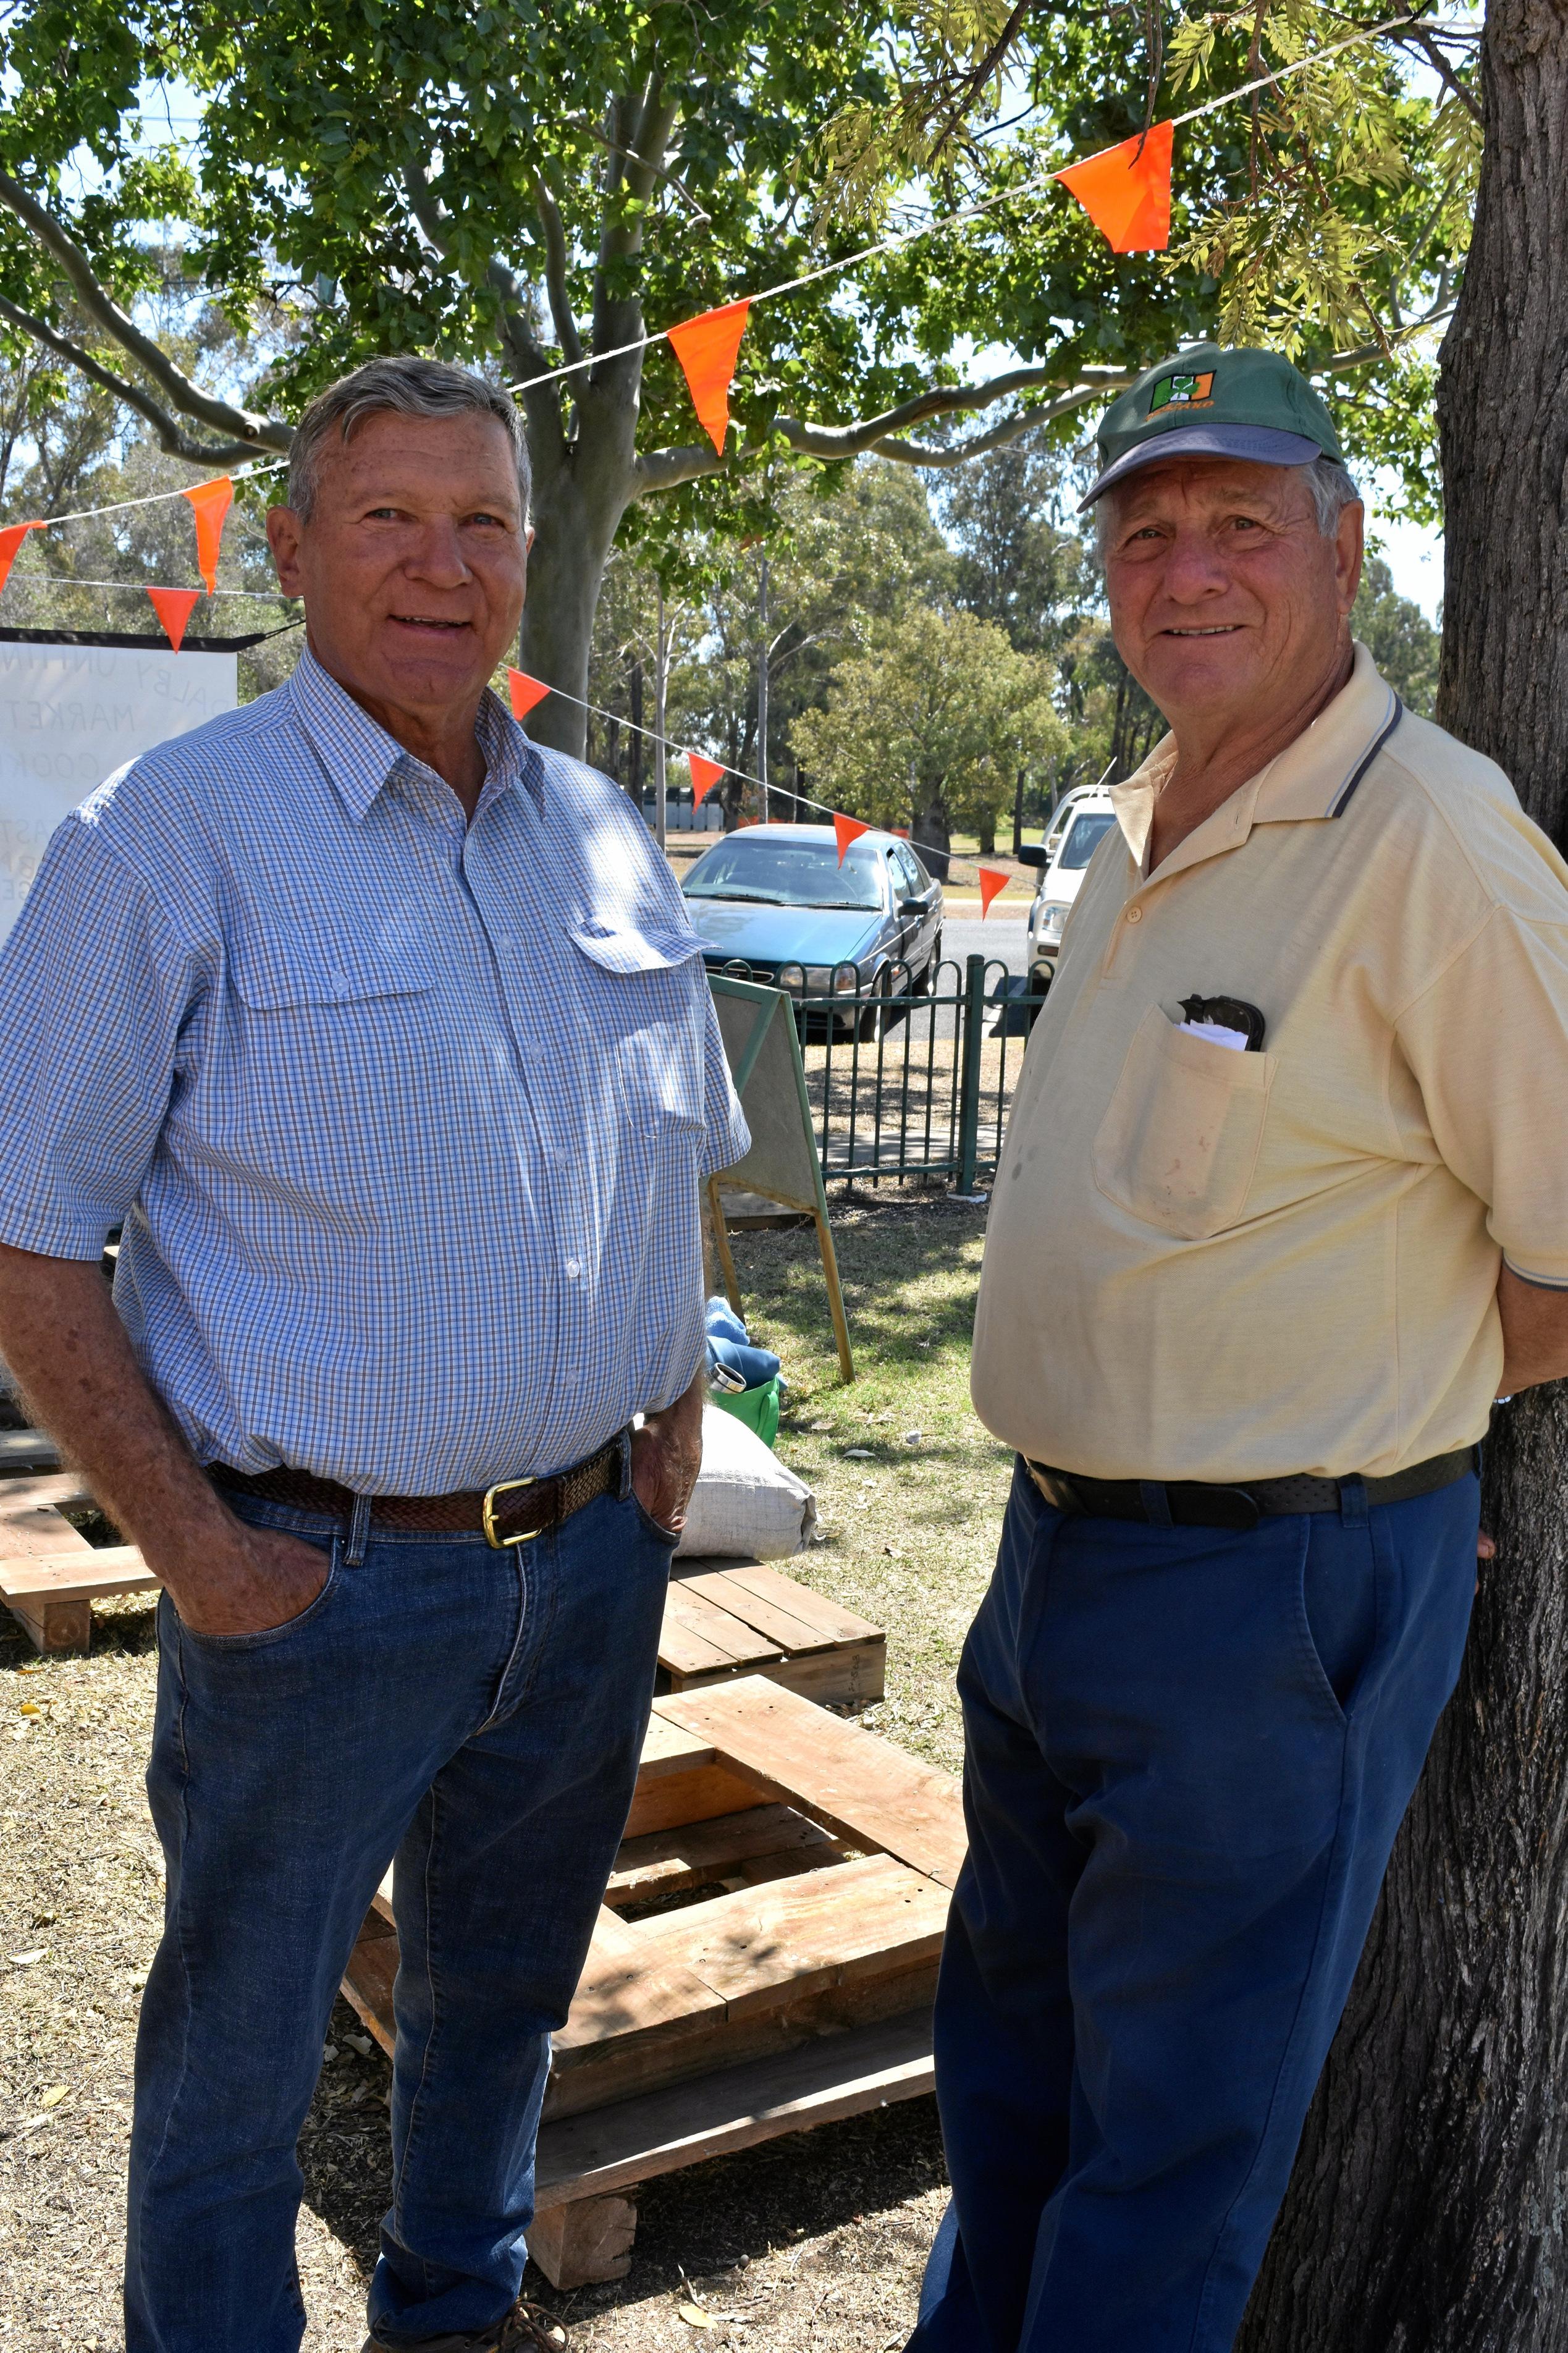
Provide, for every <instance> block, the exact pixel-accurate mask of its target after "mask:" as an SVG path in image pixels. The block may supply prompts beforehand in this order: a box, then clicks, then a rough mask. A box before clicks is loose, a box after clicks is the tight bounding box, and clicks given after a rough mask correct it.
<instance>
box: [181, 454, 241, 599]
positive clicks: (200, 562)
mask: <svg viewBox="0 0 1568 2353" xmlns="http://www.w3.org/2000/svg"><path fill="white" fill-rule="evenodd" d="M180 496H181V497H182V498H183V499H189V501H190V502H191V504H192V506H193V507H194V508H195V514H196V570H197V571H198V572H199V573H200V574H201V575H202V578H203V579H204V580H205V582H206V584H207V595H208V596H216V594H217V552H218V549H219V547H220V546H221V545H222V543H223V523H224V517H225V516H226V514H227V512H228V511H229V508H230V507H231V506H232V505H233V504H234V484H233V483H232V482H231V481H230V480H229V479H228V476H227V475H226V474H219V475H218V477H217V479H216V481H211V482H197V483H195V485H194V486H193V488H192V489H190V490H188V491H181V492H180Z"/></svg>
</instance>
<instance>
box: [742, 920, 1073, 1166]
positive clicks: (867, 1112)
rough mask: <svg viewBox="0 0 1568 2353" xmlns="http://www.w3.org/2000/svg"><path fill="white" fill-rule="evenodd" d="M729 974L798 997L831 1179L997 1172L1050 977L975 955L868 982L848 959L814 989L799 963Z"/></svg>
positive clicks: (809, 1080) (894, 968) (893, 969)
mask: <svg viewBox="0 0 1568 2353" xmlns="http://www.w3.org/2000/svg"><path fill="white" fill-rule="evenodd" d="M724 970H725V971H726V972H728V973H730V974H731V976H733V977H734V978H736V979H738V980H755V981H761V982H763V983H764V984H765V985H766V986H768V987H774V988H779V989H782V990H783V991H784V994H785V995H786V996H787V997H789V998H790V999H791V1001H792V1003H793V1005H794V1008H795V1022H796V1026H797V1028H798V1029H799V1031H800V1038H801V1045H802V1048H803V1050H804V1054H805V1076H806V1092H807V1094H808V1096H809V1097H810V1101H811V1108H812V1116H813V1120H814V1123H815V1124H816V1148H817V1151H818V1154H819V1155H820V1156H821V1160H822V1173H823V1176H824V1178H825V1180H826V1182H827V1183H828V1184H829V1185H834V1184H839V1185H849V1184H853V1185H882V1184H900V1185H905V1184H920V1183H925V1184H935V1183H939V1182H942V1181H945V1182H948V1183H950V1184H952V1185H953V1186H954V1187H956V1189H957V1190H958V1191H959V1192H961V1193H972V1192H973V1190H974V1189H975V1187H976V1186H977V1185H978V1184H979V1183H980V1182H981V1181H982V1180H983V1179H984V1178H986V1177H990V1176H994V1174H995V1171H996V1162H997V1156H998V1155H999V1153H1000V1151H1001V1148H1002V1131H1003V1128H1004V1126H1005V1123H1006V1117H1007V1112H1008V1108H1009V1106H1010V1104H1011V1103H1012V1099H1013V1089H1014V1088H1015V1087H1016V1084H1017V1080H1018V1071H1019V1070H1020V1068H1021V1066H1022V1063H1023V1059H1024V1049H1025V1047H1026V1045H1027V1043H1028V1037H1029V1031H1030V1030H1031V1029H1032V1028H1033V1027H1034V1023H1035V1019H1036V1017H1037V1014H1038V1012H1039V1009H1040V1007H1041V1006H1042V1005H1043V1004H1044V1002H1045V987H1044V985H1042V984H1037V983H1034V982H1030V981H1026V980H1025V979H1024V978H1023V977H1022V976H1019V975H1017V974H1012V973H1009V972H1008V970H1007V968H1006V966H1005V964H1003V963H1001V962H1000V961H997V960H993V959H989V958H987V957H984V956H978V955H972V956H969V957H967V958H966V959H965V960H964V962H963V964H958V963H956V962H952V961H948V962H944V963H942V964H939V965H932V966H931V968H930V969H929V971H926V972H923V973H921V975H920V976H919V978H918V979H916V978H915V977H914V976H912V975H911V974H910V971H909V969H908V967H907V966H905V965H887V966H885V967H884V968H883V970H882V971H881V972H879V973H878V974H877V975H876V976H874V977H872V978H870V979H868V978H867V977H866V976H863V975H862V974H861V973H860V972H859V971H858V968H857V967H856V966H855V965H840V966H839V967H838V968H837V971H836V973H835V974H834V976H833V979H834V983H835V985H834V986H833V987H831V988H822V987H813V988H809V989H808V988H807V987H806V985H805V968H804V967H803V966H802V965H795V964H785V965H777V966H766V967H764V966H761V965H749V964H745V963H742V962H740V961H736V962H734V963H732V964H729V965H725V966H724Z"/></svg>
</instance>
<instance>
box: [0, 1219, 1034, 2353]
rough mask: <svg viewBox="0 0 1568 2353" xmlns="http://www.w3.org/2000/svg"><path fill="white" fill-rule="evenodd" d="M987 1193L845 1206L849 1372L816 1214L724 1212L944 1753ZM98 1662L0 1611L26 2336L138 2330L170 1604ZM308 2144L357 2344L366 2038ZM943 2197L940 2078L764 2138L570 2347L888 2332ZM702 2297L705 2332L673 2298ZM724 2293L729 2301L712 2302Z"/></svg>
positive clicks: (8, 2207) (830, 1490)
mask: <svg viewBox="0 0 1568 2353" xmlns="http://www.w3.org/2000/svg"><path fill="white" fill-rule="evenodd" d="M834 1223H835V1230H836V1234H837V1241H838V1250H839V1261H840V1266H841V1269H842V1271H843V1275H844V1280H845V1288H846V1293H847V1301H848V1309H849V1322H850V1331H851V1336H852V1338H853V1340H854V1343H855V1349H856V1356H857V1361H858V1369H859V1375H860V1377H859V1378H858V1380H857V1381H856V1382H855V1383H854V1384H853V1385H851V1386H850V1387H847V1388H841V1387H840V1386H839V1385H838V1381H837V1367H836V1362H835V1358H834V1353H833V1343H832V1334H831V1329H830V1326H829V1323H828V1316H827V1307H826V1295H825V1293H824V1290H823V1285H822V1277H821V1271H820V1267H819V1265H818V1261H817V1258H816V1240H815V1237H814V1236H813V1235H812V1234H811V1233H809V1232H805V1233H800V1232H795V1233H773V1232H766V1233H757V1234H742V1235H737V1236H736V1237H735V1255H736V1261H737V1266H738V1269H739V1273H740V1279H741V1283H742V1293H743V1296H744V1303H745V1307H746V1311H747V1314H748V1316H749V1319H750V1322H751V1324H752V1332H753V1335H754V1336H755V1337H756V1338H758V1339H760V1340H762V1341H763V1342H764V1343H765V1344H766V1345H769V1346H770V1347H774V1348H776V1349H777V1350H778V1351H779V1353H780V1355H781V1356H783V1358H784V1366H785V1370H786V1373H787V1376H788V1377H789V1380H790V1382H791V1398H790V1405H789V1411H788V1415H787V1418H786V1420H785V1423H784V1429H783V1430H782V1431H781V1434H780V1438H779V1451H780V1453H781V1455H782V1456H783V1457H784V1460H786V1461H789V1462H791V1463H793V1464H794V1465H795V1467H796V1469H798V1470H799V1471H800V1472H802V1474H803V1475H804V1476H805V1477H806V1478H807V1479H809V1480H810V1481H811V1482H812V1483H813V1485H814V1486H815V1487H816V1491H817V1494H818V1497H819V1499H820V1502H821V1505H822V1509H823V1514H824V1519H825V1522H826V1539H827V1540H826V1542H825V1543H824V1544H822V1545H820V1546H817V1547H816V1548H815V1549H814V1550H813V1551H812V1552H811V1553H810V1555H809V1556H805V1557H803V1558H800V1559H797V1560H795V1561H794V1562H792V1563H789V1564H788V1565H787V1566H788V1567H790V1569H791V1570H792V1572H793V1573H794V1574H795V1575H798V1576H801V1577H804V1578H805V1580H806V1581H807V1582H808V1583H810V1584H812V1585H814V1586H816V1587H817V1588H819V1589H820V1590H821V1591H823V1592H824V1593H826V1594H830V1595H832V1596H833V1597H835V1598H836V1599H841V1600H843V1601H844V1602H846V1603H847V1604H848V1606H849V1607H850V1608H852V1609H858V1610H860V1611H861V1612H863V1613H864V1614H865V1615H866V1616H868V1617H870V1618H874V1619H876V1620H878V1621H879V1623H880V1624H882V1625H884V1626H886V1628H887V1630H888V1638H889V1694H888V1697H887V1699H886V1701H885V1702H884V1703H883V1704H882V1705H881V1706H879V1708H877V1709H876V1710H874V1711H872V1712H871V1714H870V1715H869V1717H868V1721H869V1722H871V1723H873V1724H874V1725H877V1726H878V1728H879V1729H880V1730H881V1731H883V1732H885V1733H886V1734H888V1735H889V1736H890V1737H891V1738H893V1739H895V1740H898V1741H900V1743H902V1744H903V1745H904V1746H907V1747H909V1748H911V1749H914V1750H916V1751H918V1752H919V1753H920V1754H921V1755H922V1756H924V1757H929V1758H930V1759H931V1761H933V1762H934V1763H937V1764H940V1765H942V1766H946V1767H950V1768H951V1767H956V1765H957V1763H958V1758H959V1747H960V1735H959V1725H958V1714H957V1707H956V1704H955V1702H954V1698H953V1694H952V1676H953V1670H954V1667H955V1665H956V1663H957V1658H958V1651H959V1647H960V1644H961V1642H962V1640H963V1630H964V1628H965V1626H966V1624H967V1623H968V1620H969V1619H970V1617H971V1616H972V1615H973V1609H974V1607H975V1604H976V1602H977V1601H978V1599H979V1597H980V1595H981V1593H982V1591H983V1590H984V1584H985V1579H986V1577H987V1576H988V1574H989V1570H990V1564H991V1558H992V1556H993V1554H994V1548H995V1540H996V1534H997V1530H998V1527H999V1525H1000V1522H1001V1515H1002V1509H1003V1505H1004V1503H1005V1493H1006V1484H1007V1475H1008V1466H1007V1459H1006V1454H1005V1449H1003V1448H1002V1447H1000V1446H998V1445H997V1444H996V1443H995V1442H994V1440H992V1439H990V1438H989V1437H988V1436H987V1435H986V1434H985V1433H984V1431H983V1430H980V1428H979V1426H978V1425H977V1424H976V1422H975V1421H974V1419H973V1415H972V1414H971V1413H970V1410H969V1403H968V1362H969V1335H970V1324H971V1319H972V1316H973V1296H974V1286H975V1281H976V1277H977V1274H978V1271H979V1262H980V1245H981V1235H982V1229H983V1224H984V1210H983V1209H982V1208H976V1207H971V1206H966V1205H964V1204H963V1203H960V1202H956V1201H954V1200H952V1199H951V1198H948V1197H946V1196H942V1195H936V1196H931V1197H927V1198H925V1199H924V1200H923V1201H916V1200H911V1201H909V1202H900V1201H897V1200H889V1201H888V1202H887V1203H879V1204H874V1205H871V1206H867V1207H859V1206H857V1207H853V1208H844V1209H840V1210H838V1211H837V1213H836V1215H835V1219H834ZM95 1614H96V1618H97V1630H96V1632H95V1637H94V1651H93V1655H92V1656H91V1657H90V1658H89V1659H65V1660H56V1661H40V1660H37V1659H36V1658H35V1657H34V1655H33V1653H32V1651H31V1648H30V1646H29V1645H28V1644H27V1642H26V1640H25V1638H24V1637H23V1636H22V1634H21V1632H20V1630H19V1629H16V1628H15V1627H14V1625H13V1621H12V1620H10V1619H9V1618H7V1617H6V1616H5V1613H4V1612H3V1611H0V1968H3V1969H4V1970H5V1974H6V1977H7V1999H6V2001H5V2005H4V2010H3V2013H0V2313H3V2314H4V2316H5V2324H6V2325H5V2331H4V2335H5V2346H6V2348H8V2353H43V2348H46V2347H47V2348H51V2353H53V2348H61V2347H68V2348H95V2353H111V2348H120V2347H121V2346H122V2343H123V2338H122V2336H121V2326H120V2319H119V2311H118V2304H119V2269H120V2248H121V2229H122V2190H121V2183H122V2173H123V2166H124V2158H125V2141H126V2131H127V2126H128V2123H129V2115H130V2094H131V2051H132V2037H133V2033H134V2028H135V2018H136V2009H137V2003H138V2000H139V1998H140V1991H141V1987H142V1980H143V1978H144V1976H145V1972H146V1968H147V1964H148V1962H149V1960H150V1959H151V1957H152V1953H153V1946H154V1944H155V1942H156V1938H157V1934H158V1923H159V1917H160V1911H161V1905H162V1900H163V1863H162V1858H161V1856H160V1855H159V1853H158V1850H157V1844H156V1841H155V1840H154V1839H153V1831H152V1825H151V1823H150V1821H149V1820H148V1817H147V1810H146V1801H145V1798H144V1795H143V1793H142V1786H141V1775H142V1766H143V1763H144V1759H145V1755H146V1747H147V1741H148V1737H149V1734H150V1730H151V1725H152V1714H153V1678H154V1658H153V1623H152V1613H151V1611H150V1609H148V1608H147V1606H146V1604H145V1603H144V1602H143V1601H140V1600H136V1599H128V1600H126V1601H122V1602H110V1603H101V1604H100V1605H98V1609H97V1611H96V1613H95ZM332 2031H333V2041H334V2045H335V2049H336V2056H335V2057H334V2059H333V2060H332V2061H331V2063H329V2064H328V2065H327V2066H326V2067H325V2068H324V2069H323V2072H322V2076H321V2086H320V2089H319V2090H318V2093H317V2096H316V2101H315V2105H314V2107H313V2108H312V2111H311V2114H310V2118H309V2121H308V2123H307V2125H306V2127H305V2132H304V2135H303V2137H302V2138H301V2143H300V2162H301V2165H302V2167H303V2168H304V2173H305V2182H306V2188H305V2208H304V2211H303V2213H302V2215H301V2219H300V2267H301V2274H302V2278H303V2284H304V2289H305V2295H306V2300H307V2303H308V2304H309V2306H310V2315H311V2316H310V2327H309V2329H308V2332H307V2336H306V2340H305V2342H306V2347H307V2348H308V2353H359V2348H360V2345H361V2343H362V2341H363V2295H364V2283H365V2280H366V2278H367V2276H368V2273H369V2269H370V2266H371V2265H372V2264H373V2263H374V2253H375V2234H376V2226H377V2223H378V2221H379V2219H380V2216H381V2214H382V2212H383V2211H384V2208H385V2205H386V2202H387V2198H388V2194H389V2188H390V2181H389V2162H388V2152H387V2145H386V2109H385V2106H384V2095H385V2092H386V2086H387V2081H388V2070H387V2067H386V2064H385V2062H384V2060H383V2059H382V2057H381V2054H380V2052H378V2051H375V2050H374V2049H373V2050H372V2051H371V2052H369V2053H368V2054H362V2053H361V2052H359V2051H358V2050H357V2049H356V2048H355V2046H354V2045H353V2043H352V2042H349V2041H348V2040H347V2036H348V2034H349V2033H350V2032H351V2031H357V2021H356V2020H355V2019H354V2018H353V2015H352V2013H351V2012H349V2011H348V2010H347V2009H346V2007H345V2006H344V2005H343V2004H342V2003H341V2002H340V2004H339V2006H338V2011H337V2015H336V2017H335V2020H334V2023H333V2030H332ZM943 2200H944V2192H943V2186H942V2156H941V2147H940V2142H939V2138H938V2135H937V2130H936V2122H935V2116H934V2112H933V2108H932V2104H931V2102H930V2101H929V2100H919V2101H911V2102H910V2103H908V2104H906V2105H901V2106H899V2107H896V2108H890V2109H887V2110H885V2111H883V2112H881V2113H880V2114H878V2115H875V2116H865V2117H860V2118H857V2119H855V2120H853V2121H851V2122H849V2123H847V2124H842V2125H836V2126H827V2127H825V2128H824V2129H823V2130H822V2131H819V2132H816V2133H812V2134H806V2135H802V2136H799V2137H795V2138H794V2139H786V2140H782V2141H776V2142H773V2143H772V2144H770V2145H769V2146H768V2147H763V2148H760V2149H756V2150H752V2151H750V2152H748V2153H747V2154H745V2155H743V2156H742V2157H738V2158H731V2159H727V2160H724V2161H721V2162H718V2163H715V2164H711V2165H707V2166H701V2167H697V2168H692V2169H691V2170H690V2171H689V2172H688V2173H684V2174H675V2175H672V2176H669V2177H668V2178H667V2179H664V2180H662V2181H658V2182H655V2183H652V2184H650V2185H649V2187H648V2188H647V2190H646V2191H645V2192H644V2194H643V2198H642V2200H641V2217H642V2219H641V2226H640V2230H639V2233H638V2240H637V2252H636V2256H635V2259H634V2263H633V2267H632V2272H631V2274H630V2276H629V2278H627V2279H626V2280H625V2281H622V2282H620V2283H618V2284H616V2285H614V2286H612V2287H605V2288H595V2289H585V2290H583V2291H582V2292H580V2293H579V2294H578V2295H574V2296H566V2297H559V2298H558V2297H556V2296H555V2295H553V2293H552V2291H551V2290H549V2289H548V2287H547V2286H546V2284H545V2283H544V2282H543V2281H542V2279H541V2278H540V2277H539V2275H538V2274H536V2273H531V2274H530V2282H531V2292H532V2293H536V2294H539V2295H542V2296H543V2297H545V2298H546V2299H547V2300H548V2301H549V2302H551V2303H552V2305H558V2306H559V2307H560V2308H561V2310H562V2313H563V2317H564V2318H565V2319H566V2320H567V2322H568V2323H569V2325H570V2327H571V2331H572V2343H573V2346H574V2348H576V2353H660V2348H671V2353H673V2348H677V2347H686V2348H692V2347H694V2346H696V2345H700V2344H709V2345H721V2344H729V2345H732V2346H737V2347H739V2346H742V2345H744V2346H746V2347H748V2348H762V2353H808V2348H809V2353H850V2348H855V2353H894V2348H898V2347H900V2346H901V2345H902V2343H903V2341H904V2338H905V2337H906V2336H907V2335H908V2333H909V2329H910V2326H911V2325H912V2322H913V2317H914V2308H915V2297H916V2294H917V2291H918V2286H919V2280H920V2273H921V2265H922V2263H923V2262H924V2258H925V2253H926V2249H927V2247H928V2246H929V2244H930V2242H931V2233H932V2232H933V2231H934V2229H935V2227H936V2223H937V2221H938V2219H939V2217H940V2214H941V2212H942V2204H943ZM692 2294H695V2295H696V2297H697V2299H698V2302H699V2304H700V2306H702V2307H705V2308H706V2310H707V2311H708V2313H709V2314H710V2315H711V2316H716V2317H715V2326H713V2327H710V2328H700V2327H694V2326H692V2325H691V2324H690V2323H689V2322H687V2321H684V2320H682V2319H681V2317H680V2315H679V2306H680V2304H681V2303H682V2302H686V2301H689V2297H690V2296H691V2295H692ZM717 2316H723V2317H717Z"/></svg>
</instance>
